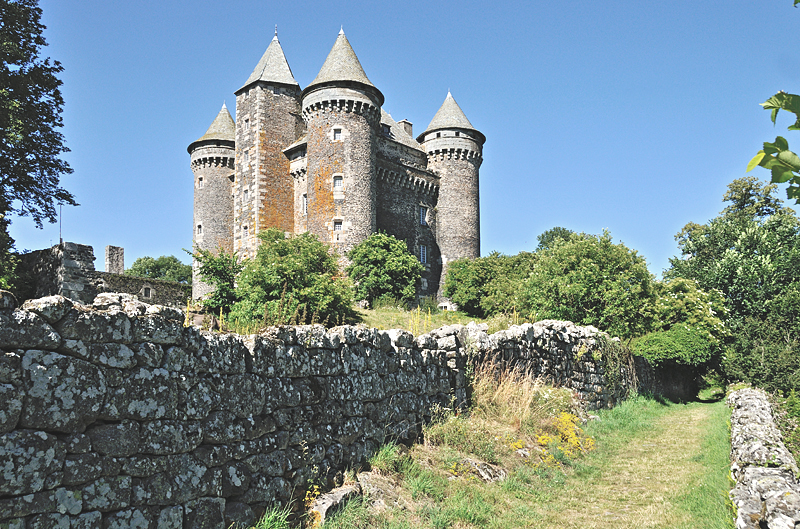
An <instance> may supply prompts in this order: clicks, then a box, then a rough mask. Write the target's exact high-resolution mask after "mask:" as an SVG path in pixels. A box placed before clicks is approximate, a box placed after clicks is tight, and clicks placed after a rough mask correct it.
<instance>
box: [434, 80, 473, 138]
mask: <svg viewBox="0 0 800 529" xmlns="http://www.w3.org/2000/svg"><path fill="white" fill-rule="evenodd" d="M436 129H467V130H478V129H476V128H475V127H473V126H472V123H470V122H469V120H468V119H467V116H466V115H465V114H464V111H463V110H461V107H460V106H458V103H456V100H455V99H454V98H453V96H452V95H451V94H450V90H448V91H447V97H445V98H444V103H442V106H441V107H439V110H438V111H437V112H436V115H435V116H433V119H432V120H431V124H430V125H428V128H427V129H425V132H430V131H432V130H436ZM423 134H424V133H423Z"/></svg>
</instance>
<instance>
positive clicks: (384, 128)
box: [382, 124, 392, 136]
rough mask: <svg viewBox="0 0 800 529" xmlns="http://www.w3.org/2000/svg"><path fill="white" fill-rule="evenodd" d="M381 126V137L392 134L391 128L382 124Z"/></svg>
mask: <svg viewBox="0 0 800 529" xmlns="http://www.w3.org/2000/svg"><path fill="white" fill-rule="evenodd" d="M382 126H383V135H384V136H390V135H391V133H392V127H390V126H389V125H386V124H383V125H382Z"/></svg>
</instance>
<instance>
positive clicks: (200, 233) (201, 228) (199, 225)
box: [197, 224, 203, 235]
mask: <svg viewBox="0 0 800 529" xmlns="http://www.w3.org/2000/svg"><path fill="white" fill-rule="evenodd" d="M197 234H198V235H202V234H203V225H202V224H198V225H197Z"/></svg>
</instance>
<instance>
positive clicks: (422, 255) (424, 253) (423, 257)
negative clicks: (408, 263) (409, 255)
mask: <svg viewBox="0 0 800 529" xmlns="http://www.w3.org/2000/svg"><path fill="white" fill-rule="evenodd" d="M419 262H420V263H422V264H425V263H427V262H428V247H427V246H425V245H424V244H420V246H419Z"/></svg>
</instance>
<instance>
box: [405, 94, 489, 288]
mask: <svg viewBox="0 0 800 529" xmlns="http://www.w3.org/2000/svg"><path fill="white" fill-rule="evenodd" d="M417 141H418V142H419V143H420V144H422V146H423V148H424V149H425V152H426V153H427V154H428V168H429V169H432V170H433V171H434V172H436V173H438V175H439V178H440V183H439V200H438V204H437V207H436V209H437V216H436V219H437V227H436V239H437V242H438V244H439V249H440V251H441V254H442V281H441V282H440V285H441V286H442V287H443V286H444V275H445V274H446V272H447V263H448V262H450V261H453V260H455V259H460V258H462V257H470V258H475V257H480V254H481V232H480V208H479V193H478V170H479V168H480V166H481V162H482V161H483V155H482V153H483V144H484V142H485V141H486V137H485V136H484V135H483V134H481V133H480V132H479V131H478V130H477V129H475V127H473V126H472V124H471V123H470V122H469V120H468V119H467V116H465V115H464V112H463V111H462V110H461V107H459V106H458V103H456V100H455V99H453V96H452V95H450V92H449V91H448V92H447V97H446V98H445V100H444V103H442V106H441V108H439V111H438V112H436V115H435V116H434V117H433V120H432V121H431V124H430V125H428V128H427V129H426V130H425V132H423V133H422V134H420V135H419V136H418V137H417ZM440 288H441V287H440Z"/></svg>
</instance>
